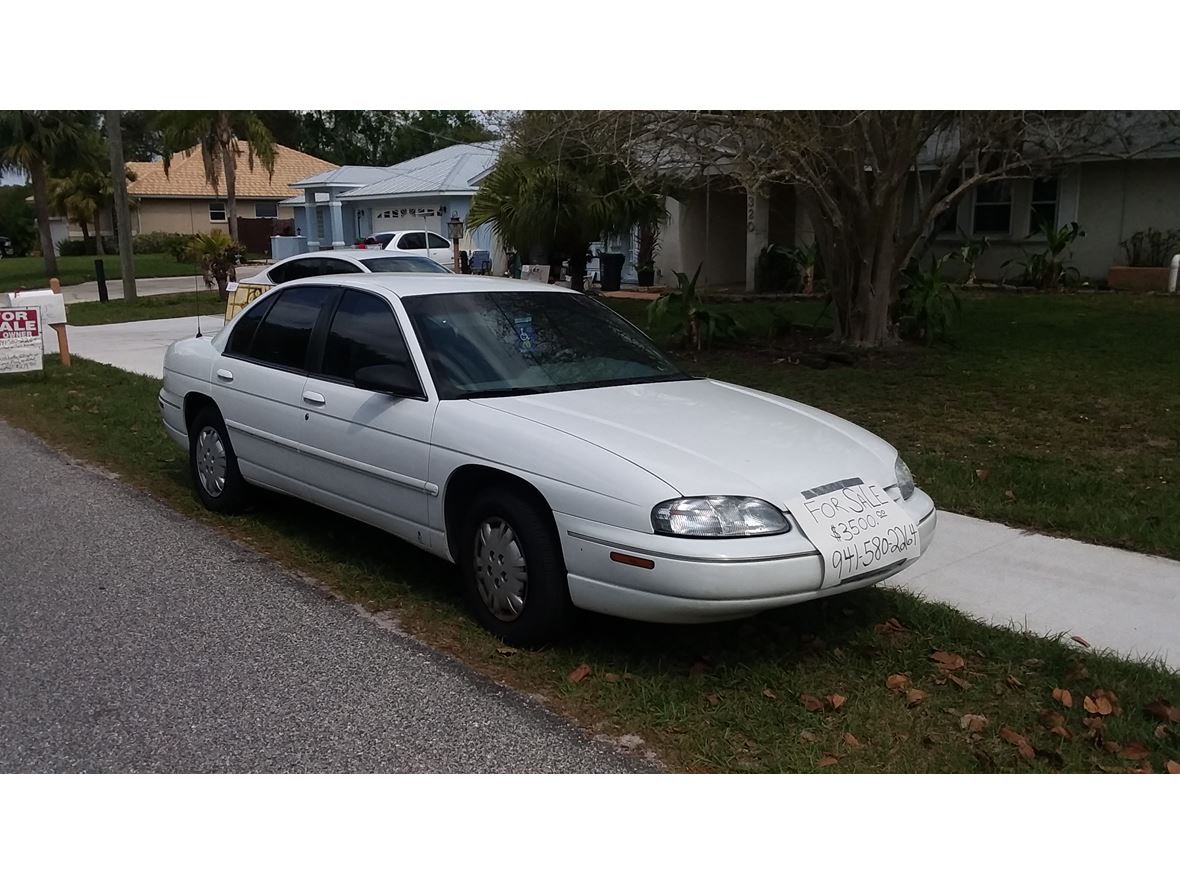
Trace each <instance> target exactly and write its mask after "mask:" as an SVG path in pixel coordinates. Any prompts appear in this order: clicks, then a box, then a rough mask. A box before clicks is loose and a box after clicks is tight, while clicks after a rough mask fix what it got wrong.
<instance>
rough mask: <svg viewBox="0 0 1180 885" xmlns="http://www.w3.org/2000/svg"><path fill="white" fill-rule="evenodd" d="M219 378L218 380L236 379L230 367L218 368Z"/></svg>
mask: <svg viewBox="0 0 1180 885" xmlns="http://www.w3.org/2000/svg"><path fill="white" fill-rule="evenodd" d="M217 380H218V381H233V380H234V373H233V372H231V371H230V370H229V369H218V370H217Z"/></svg>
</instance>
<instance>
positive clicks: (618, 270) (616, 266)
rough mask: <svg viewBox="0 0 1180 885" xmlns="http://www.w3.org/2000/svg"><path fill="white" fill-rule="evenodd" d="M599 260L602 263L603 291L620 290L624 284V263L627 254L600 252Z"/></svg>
mask: <svg viewBox="0 0 1180 885" xmlns="http://www.w3.org/2000/svg"><path fill="white" fill-rule="evenodd" d="M598 261H599V264H601V265H602V291H603V292H618V291H619V288H620V287H621V286H622V284H623V265H624V264H625V263H626V262H627V256H626V255H623V254H621V253H619V252H600V253H599V254H598Z"/></svg>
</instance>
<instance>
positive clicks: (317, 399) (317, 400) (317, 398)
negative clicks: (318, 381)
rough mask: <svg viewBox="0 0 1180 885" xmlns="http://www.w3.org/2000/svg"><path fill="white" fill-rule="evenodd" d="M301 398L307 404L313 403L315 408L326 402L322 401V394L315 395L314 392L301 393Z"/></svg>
mask: <svg viewBox="0 0 1180 885" xmlns="http://www.w3.org/2000/svg"><path fill="white" fill-rule="evenodd" d="M303 398H304V400H306V401H307V402H309V403H314V404H315V405H317V406H322V405H323V404H324V403H325V402H327V400H325V399H324V395H323V394H322V393H316V392H315V391H314V390H305V391H303Z"/></svg>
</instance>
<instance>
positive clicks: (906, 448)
mask: <svg viewBox="0 0 1180 885" xmlns="http://www.w3.org/2000/svg"><path fill="white" fill-rule="evenodd" d="M611 306H612V307H614V308H615V309H616V310H618V311H620V312H621V313H623V314H625V315H627V316H628V317H630V318H631V319H632V320H633V321H635V322H637V323H639V324H640V325H643V314H644V311H645V310H646V304H645V303H643V302H636V301H629V300H624V299H613V300H612V301H611ZM725 309H728V310H730V311H732V312H733V313H734V314H735V316H737V317H738V318H739V320H740V321H741V322H742V324H743V326H744V327H745V333H746V339H745V342H744V343H743V344H741V345H730V346H717V347H715V348H714V349H712V350H711V351H709V352H706V353H704V354H700V355H697V354H680V357H681V362H682V364H683V365H684V366H685V368H687V369H689V370H690V371H694V372H699V373H701V374H706V375H709V376H711V377H715V378H719V379H723V380H726V381H732V382H735V383H738V384H744V385H748V386H750V387H757V388H760V389H762V390H767V391H770V392H772V393H776V394H780V395H782V396H787V397H791V398H792V399H798V400H802V401H803V402H806V403H808V404H810V405H813V406H817V407H819V408H821V409H826V410H828V411H830V412H834V413H835V414H837V415H841V416H843V417H845V418H848V419H849V420H851V421H854V422H856V423H857V424H860V425H863V426H864V427H867V428H869V429H870V430H873V431H874V432H876V433H878V434H880V435H881V436H883V437H884V438H885V439H887V440H889V441H890V442H891V443H893V444H894V445H896V446H897V447H898V448H899V449H900V450H901V452H902V454H903V456H904V457H905V459H906V461H907V462H908V463H909V465H910V467H911V468H912V469H913V471H914V474H915V476H916V477H917V480H918V482H919V484H920V485H921V486H922V487H923V488H924V489H926V491H928V492H929V493H930V494H931V495H932V496H933V498H934V500H935V502H936V503H937V504H938V506H939V507H940V508H942V509H944V510H951V511H954V512H956V513H966V514H970V515H972V516H978V517H981V518H983V519H991V520H996V521H999V522H1004V523H1008V524H1010V525H1015V526H1022V527H1028V528H1035V529H1040V530H1042V531H1046V532H1051V533H1058V534H1063V535H1068V536H1070V537H1074V538H1079V539H1081V540H1084V541H1093V542H1096V543H1101V544H1111V545H1116V546H1120V547H1127V548H1130V549H1133V550H1141V551H1144V552H1147V553H1157V554H1162V555H1164V556H1171V557H1174V558H1180V344H1178V342H1180V298H1177V297H1175V296H1172V297H1168V296H1161V295H1128V294H1111V293H1102V294H1097V293H1095V294H1080V295H1046V294H1000V293H995V294H988V295H968V296H965V298H964V303H963V315H962V318H961V325H960V330H959V334H958V336H957V340H956V341H955V342H954V343H953V344H949V345H945V346H935V347H914V346H907V347H902V348H898V349H897V350H895V351H893V352H887V353H880V354H855V355H854V356H856V359H857V361H856V364H855V365H853V366H840V365H832V366H831V367H830V368H826V369H822V370H821V369H815V368H808V367H807V366H805V365H800V364H798V362H797V359H798V355H799V353H800V352H802V351H806V350H809V349H813V348H817V347H818V348H829V349H830V347H831V346H830V345H829V344H828V343H827V342H826V341H817V342H807V341H806V340H803V339H800V338H794V339H791V338H783V337H781V336H780V338H778V339H777V340H773V339H772V338H771V337H770V335H769V328H770V325H771V318H772V317H774V316H776V315H777V316H780V317H791V318H793V319H794V320H795V321H796V322H806V323H812V322H814V320H815V318H816V316H817V314H819V312H820V309H821V305H820V304H819V303H817V302H815V301H811V300H808V301H789V302H785V303H783V304H778V305H772V304H768V303H766V302H753V303H738V304H733V305H732V306H730V307H727V308H725ZM784 457H789V448H788V443H786V442H784Z"/></svg>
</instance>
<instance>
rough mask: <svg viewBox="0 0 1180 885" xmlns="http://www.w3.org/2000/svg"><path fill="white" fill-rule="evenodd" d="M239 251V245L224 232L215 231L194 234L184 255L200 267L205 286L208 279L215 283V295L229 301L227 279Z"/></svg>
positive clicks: (240, 248)
mask: <svg viewBox="0 0 1180 885" xmlns="http://www.w3.org/2000/svg"><path fill="white" fill-rule="evenodd" d="M241 251H242V245H241V243H238V242H236V241H234V240H231V239H230V238H229V237H228V236H226V234H225V231H220V230H215V231H210V232H209V233H207V234H194V236H193V238H192V240H190V241H189V246H188V252H187V253H186V254H187V257H188V258H189V259H190V260H191V261H194V262H196V263H197V264H199V265H200V267H201V272H202V273H203V274H204V275H205V281H206V285H207V284H208V281H209V279H210V278H212V279H214V280H216V281H217V295H218V297H219V298H220V299H221V300H222V301H226V300H228V299H229V288H228V287H229V278H230V276H231V275H232V274H233V272H234V267H235V265H236V263H237V257H238V254H239V253H240V252H241Z"/></svg>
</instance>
